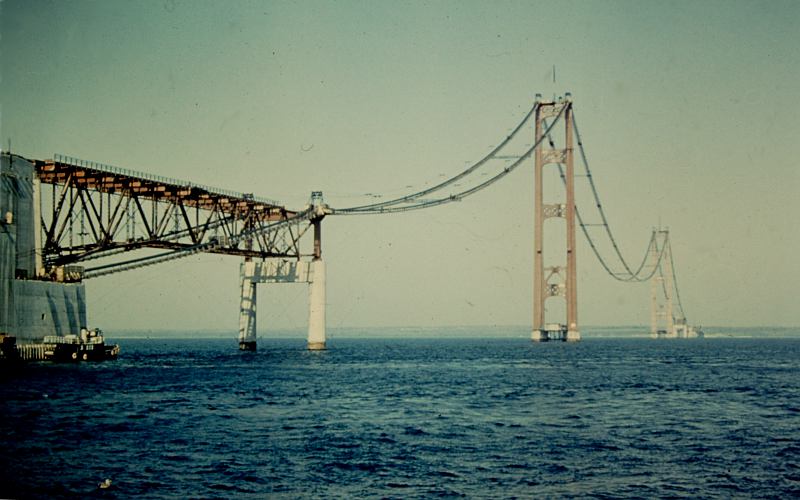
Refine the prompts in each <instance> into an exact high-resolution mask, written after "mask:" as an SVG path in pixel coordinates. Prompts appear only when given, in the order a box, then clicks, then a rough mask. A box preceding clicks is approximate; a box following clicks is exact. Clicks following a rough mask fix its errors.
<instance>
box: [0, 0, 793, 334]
mask: <svg viewBox="0 0 800 500" xmlns="http://www.w3.org/2000/svg"><path fill="white" fill-rule="evenodd" d="M0 8H1V9H2V10H1V11H0V16H2V19H1V20H0V23H2V24H1V29H2V31H0V35H1V36H2V39H1V40H0V50H2V54H0V57H1V58H2V59H0V71H2V87H1V88H0V89H1V90H0V92H1V94H0V105H1V106H2V108H0V110H1V111H2V115H1V116H2V123H1V124H0V125H1V126H2V128H1V129H0V137H1V138H2V142H3V145H4V146H5V144H6V141H7V139H8V138H11V141H12V146H13V149H14V150H15V151H16V152H19V153H20V154H23V155H26V156H29V157H34V158H49V157H51V156H52V154H53V153H55V152H60V153H65V154H70V155H72V156H77V157H81V158H86V159H91V160H96V161H101V162H106V163H111V164H114V165H118V166H121V167H127V168H133V169H137V170H143V171H147V172H152V173H157V174H162V175H167V176H171V177H178V178H185V179H191V180H193V181H196V182H200V183H204V184H210V185H215V186H219V187H223V188H230V189H236V190H241V191H247V192H250V191H253V192H256V193H257V194H259V195H262V196H265V197H269V198H273V199H278V200H281V201H284V202H285V203H286V204H287V205H288V206H289V207H290V208H291V207H299V206H301V205H303V204H304V203H305V202H306V200H307V198H308V195H309V193H310V192H311V191H312V190H317V189H320V190H322V191H324V193H325V196H326V200H327V201H328V202H329V203H330V204H331V205H333V206H349V205H352V204H356V203H359V202H361V201H364V200H365V198H364V194H365V193H370V192H373V193H374V192H392V193H396V194H400V193H403V192H405V191H406V186H408V185H411V186H413V187H414V188H416V187H421V186H423V185H424V184H425V183H426V182H430V181H432V180H435V179H437V178H438V176H439V175H440V174H453V173H455V172H458V171H459V170H460V169H462V168H463V167H464V165H465V162H468V161H471V160H476V159H478V158H479V157H481V156H482V155H483V154H485V153H486V152H487V151H488V148H489V146H491V145H494V144H497V142H498V141H499V140H500V139H501V138H502V137H504V136H505V135H506V133H507V131H508V129H509V128H510V127H512V126H514V125H516V123H517V122H518V121H519V119H520V118H521V116H522V114H523V113H524V112H525V111H526V110H527V109H528V108H529V107H530V106H531V103H532V100H533V96H534V94H536V93H537V92H541V93H543V94H544V95H546V96H551V95H552V94H553V93H554V92H558V93H562V92H564V91H571V92H572V94H573V97H574V100H575V110H576V116H577V119H578V123H579V125H580V130H581V133H582V135H583V138H584V143H585V145H586V148H587V151H588V154H589V160H590V162H591V164H592V166H593V169H594V174H595V177H596V181H597V184H598V188H599V189H600V192H601V196H602V198H603V199H604V205H605V208H606V210H607V211H608V215H609V218H610V220H611V223H612V225H613V227H614V229H615V231H616V232H617V233H618V235H619V239H620V242H621V244H622V247H623V250H624V251H625V252H626V254H630V255H631V260H637V259H638V258H639V256H640V254H641V252H643V250H644V246H645V244H646V242H647V239H648V238H649V232H650V229H651V227H652V226H654V225H656V224H658V222H659V220H660V221H661V223H662V224H663V225H665V226H669V228H670V230H671V234H672V240H673V247H674V256H675V260H676V264H677V272H678V279H679V283H680V285H681V294H682V296H683V300H684V305H685V307H686V312H687V313H688V315H689V319H690V321H692V322H695V323H702V324H704V325H714V324H716V325H756V324H774V325H798V324H800V307H797V298H796V291H795V289H796V287H797V284H798V283H800V264H798V262H797V259H796V258H795V253H796V249H797V248H800V227H799V225H798V222H797V216H798V214H799V213H800V201H798V196H797V192H798V190H799V188H800V175H799V174H798V173H797V172H798V171H797V158H798V154H800V145H798V144H799V143H798V140H797V138H798V136H800V104H798V103H800V85H798V84H797V82H798V81H800V55H799V54H798V50H797V47H798V46H800V43H798V42H800V35H798V33H800V26H798V24H800V3H798V2H795V1H789V2H779V1H770V2H735V1H726V2H656V1H632V2H610V1H609V2H600V1H595V2H589V1H584V2H430V3H428V2H410V3H399V2H298V3H294V2H292V3H288V2H287V3H277V2H196V1H179V0H175V1H170V0H167V1H158V2H155V1H146V2H127V1H125V2H122V1H96V2H90V1H70V2H64V1H53V2H44V1H17V0H4V1H3V2H2V3H1V4H0ZM553 64H555V65H556V66H557V82H556V84H555V85H554V84H553V82H552V66H553ZM312 146H313V148H312ZM309 148H311V149H310V150H309V151H304V150H308V149H309ZM532 177H533V176H532V165H529V166H527V167H524V168H521V169H519V170H518V171H516V172H515V173H514V175H513V176H511V177H510V178H507V179H506V180H505V181H503V182H502V183H500V184H498V185H496V186H495V187H493V188H492V189H491V190H489V191H486V192H483V193H481V194H478V195H476V196H475V197H473V198H471V199H469V200H466V201H464V202H462V203H458V204H454V205H452V206H447V207H442V208H436V209H432V210H430V211H425V212H419V213H413V214H402V215H397V216H385V217H359V218H337V217H332V218H329V219H327V220H326V221H325V224H324V226H325V241H324V252H325V257H326V260H327V261H328V270H329V275H328V304H329V309H328V319H329V324H330V325H331V326H348V325H440V324H445V325H448V324H469V325H480V324H500V325H521V324H530V322H531V302H532V298H531V296H532V292H531V275H532V262H531V260H532V259H531V253H532V199H533V187H532ZM580 204H581V200H579V206H580ZM579 241H580V243H579V248H578V250H579V261H578V265H579V272H580V278H579V292H578V293H579V314H580V317H579V320H580V322H581V323H582V324H635V323H640V324H644V323H647V322H648V320H649V309H648V307H649V289H648V287H647V285H622V284H617V283H615V282H613V281H612V280H611V279H610V278H609V277H608V276H606V275H605V274H604V272H603V271H602V270H601V269H600V267H599V265H598V264H597V262H596V261H595V260H594V257H593V256H592V255H590V253H589V249H588V247H587V246H586V245H585V243H584V242H583V241H582V239H581V240H579ZM237 280H238V260H237V259H236V258H233V257H230V258H226V257H219V256H201V257H191V258H188V259H185V260H184V261H181V262H178V263H173V264H166V265H164V266H162V267H153V268H149V269H145V270H142V271H135V272H132V273H129V274H127V273H124V274H119V275H114V276H112V277H108V278H99V279H97V280H93V281H91V280H90V281H88V282H87V288H88V293H89V307H90V309H89V317H90V320H91V321H92V322H93V323H95V324H96V325H97V326H101V327H105V328H106V329H114V328H118V329H119V328H161V327H171V328H223V329H225V328H229V329H231V330H232V331H233V330H234V329H235V328H236V326H237V311H238V309H237V308H238V302H237V301H238V284H237ZM305 299H306V296H305V289H304V287H302V286H285V287H281V286H273V287H267V286H262V287H261V288H260V290H259V325H260V327H261V329H262V330H263V331H265V332H266V331H268V328H269V326H270V325H275V326H280V327H286V326H302V325H304V324H305V308H306V303H305ZM143 311H147V312H148V314H143Z"/></svg>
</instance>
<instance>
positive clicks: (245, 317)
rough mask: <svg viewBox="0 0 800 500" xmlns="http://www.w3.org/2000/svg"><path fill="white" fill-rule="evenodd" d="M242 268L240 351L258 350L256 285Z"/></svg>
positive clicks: (244, 266) (245, 264) (244, 267)
mask: <svg viewBox="0 0 800 500" xmlns="http://www.w3.org/2000/svg"><path fill="white" fill-rule="evenodd" d="M248 264H250V263H249V262H245V263H244V265H243V266H242V299H241V302H240V303H239V349H241V350H243V351H255V350H256V283H255V281H254V280H253V279H252V278H251V276H249V275H248V274H247V273H246V272H244V271H245V269H246V268H247V265H248Z"/></svg>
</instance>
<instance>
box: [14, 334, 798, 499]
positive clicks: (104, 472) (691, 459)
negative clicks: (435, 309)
mask: <svg viewBox="0 0 800 500" xmlns="http://www.w3.org/2000/svg"><path fill="white" fill-rule="evenodd" d="M303 347H304V343H303V341H302V340H272V341H263V342H261V344H260V350H259V351H258V352H257V353H243V352H239V351H238V350H237V346H236V343H235V341H233V340H225V341H221V340H199V341H186V340H127V341H124V342H123V354H122V356H121V357H120V359H119V360H118V361H116V362H108V363H98V364H79V365H48V364H35V365H29V366H26V367H25V368H24V369H23V370H22V371H21V372H16V373H8V372H7V371H6V372H4V373H3V376H2V377H3V378H2V384H0V401H1V403H0V409H2V429H3V431H2V437H0V450H1V451H0V454H2V459H1V460H0V497H19V498H36V497H39V498H93V497H94V498H132V497H136V498H159V499H160V498H264V497H288V498H297V497H347V498H360V497H370V498H380V497H395V498H421V497H437V496H467V497H477V498H481V497H483V498H488V497H492V498H495V497H515V496H516V497H525V498H534V497H535V498H541V497H544V498H547V497H565V496H567V497H594V498H653V497H662V498H731V497H742V498H745V497H746V498H754V497H755V498H789V497H797V496H798V495H800V340H789V339H787V340H775V339H772V340H748V339H705V340H669V341H653V340H648V339H632V340H612V339H600V340H592V339H587V340H584V341H583V342H581V343H579V344H576V345H565V344H560V343H551V344H538V345H537V344H532V343H530V342H529V341H527V340H525V339H497V340H480V339H477V340H476V339H469V340H453V339H450V340H407V339H406V340H400V339H391V340H388V339H387V340H346V339H339V340H336V341H335V342H334V343H332V345H331V347H332V349H331V350H329V351H327V352H307V351H305V350H303ZM105 479H111V481H112V485H111V487H110V488H108V489H99V488H98V484H99V483H100V482H101V481H103V480H105Z"/></svg>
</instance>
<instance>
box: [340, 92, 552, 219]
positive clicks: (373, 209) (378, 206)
mask: <svg viewBox="0 0 800 500" xmlns="http://www.w3.org/2000/svg"><path fill="white" fill-rule="evenodd" d="M536 106H538V103H537V104H536ZM536 106H534V108H533V110H531V112H529V113H528V115H526V119H525V120H524V121H523V122H522V123H521V124H520V125H519V126H518V127H517V129H515V130H514V132H513V133H512V135H510V136H509V138H511V137H512V136H513V135H515V134H516V133H517V131H518V130H519V128H520V127H521V126H522V125H523V124H524V123H525V121H527V119H528V118H529V117H530V116H531V113H532V112H533V111H534V110H535V109H536ZM565 109H566V106H564V107H562V108H561V111H560V112H559V114H558V115H557V116H556V119H555V120H553V123H552V124H550V126H549V127H548V128H547V133H549V132H550V130H552V129H553V127H554V126H555V125H556V123H558V121H559V120H560V119H561V117H562V116H563V114H564V110H565ZM545 136H546V134H545V135H542V137H540V138H539V139H538V140H537V141H536V142H535V143H534V144H533V145H532V146H531V147H530V148H528V149H527V150H526V151H525V152H524V153H522V154H521V155H519V157H518V158H517V159H516V161H514V162H513V163H512V164H511V165H509V166H507V167H505V168H504V169H503V170H501V171H500V172H499V173H497V174H495V175H494V176H492V177H490V178H489V179H487V180H485V181H484V182H482V183H480V184H478V185H476V186H473V187H471V188H469V189H465V190H463V191H460V192H458V193H455V194H451V195H449V196H446V197H443V198H437V199H434V200H429V201H423V202H419V203H417V204H415V205H407V206H401V207H392V206H388V205H390V204H399V203H403V202H405V201H410V200H412V199H415V198H417V197H419V196H424V194H428V193H430V192H432V190H433V189H434V188H430V189H427V190H425V191H420V193H424V194H420V193H415V194H412V195H408V196H404V197H403V198H398V199H397V200H392V201H388V202H383V203H375V204H373V205H365V206H363V207H352V208H343V209H333V211H332V212H333V214H335V215H337V214H338V215H366V214H388V213H398V212H408V211H411V210H420V209H423V208H431V207H435V206H439V205H444V204H445V203H451V202H454V201H461V200H462V199H464V198H466V197H467V196H470V195H473V194H475V193H477V192H478V191H481V190H483V189H486V188H487V187H489V186H491V185H492V184H494V183H495V182H497V181H499V180H500V179H502V178H503V177H505V176H506V175H508V174H510V173H511V172H513V171H514V170H515V169H516V168H517V167H519V166H520V165H521V164H522V163H523V162H524V161H525V160H527V159H528V158H530V156H531V155H532V154H533V152H534V151H535V150H536V148H537V147H538V146H539V144H541V143H542V141H543V140H544V138H545ZM498 150H499V147H498V148H495V149H494V150H493V152H492V153H490V156H492V155H494V154H495V153H496V152H497V151H498ZM488 158H489V157H486V158H484V159H482V160H481V161H480V162H479V163H481V162H485V161H486V160H487V159H488ZM476 165H477V164H476ZM467 170H469V171H470V172H469V173H472V172H474V170H475V169H474V168H473V167H470V169H467ZM467 170H465V171H464V172H461V173H460V174H458V175H456V176H455V177H452V178H450V179H448V180H447V181H445V182H443V183H441V184H440V185H439V186H443V185H445V184H449V183H450V182H454V180H457V179H460V178H463V177H465V176H466V175H467V173H466V172H467ZM437 189H439V187H437Z"/></svg>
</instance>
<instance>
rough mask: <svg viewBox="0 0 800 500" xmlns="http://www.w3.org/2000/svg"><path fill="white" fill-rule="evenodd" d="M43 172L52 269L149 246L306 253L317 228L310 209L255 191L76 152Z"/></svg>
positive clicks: (41, 165) (45, 239)
mask: <svg viewBox="0 0 800 500" xmlns="http://www.w3.org/2000/svg"><path fill="white" fill-rule="evenodd" d="M36 173H37V177H38V179H39V181H40V182H41V183H42V184H43V186H42V187H43V189H42V190H41V198H42V199H41V201H40V206H41V215H42V217H41V224H42V254H43V260H44V263H45V265H46V267H48V268H50V267H52V266H63V265H66V264H75V263H82V262H85V261H87V260H90V259H96V258H101V257H109V256H112V255H114V254H119V253H123V252H129V251H133V250H138V249H143V248H157V249H168V250H174V251H182V250H187V251H189V250H192V249H196V248H201V249H202V251H205V252H212V253H219V254H228V255H238V256H243V257H252V258H267V257H287V258H299V257H300V256H301V250H300V240H301V238H302V237H303V235H304V234H305V233H306V231H308V229H309V227H311V226H310V224H308V220H307V218H304V217H298V215H302V214H298V213H297V212H293V211H289V210H286V209H285V208H284V207H282V206H279V205H277V204H275V202H271V201H269V200H264V199H260V198H255V197H254V196H252V195H249V194H244V193H233V192H228V191H224V190H218V189H214V188H209V187H206V186H199V185H196V184H192V183H189V182H183V181H178V180H175V179H165V178H160V177H156V176H150V175H147V174H139V173H137V172H131V171H126V170H121V169H117V168H114V167H109V166H106V165H101V164H97V163H93V162H86V161H83V160H77V159H73V158H66V157H59V156H56V160H47V161H41V162H37V163H36ZM48 185H49V189H46V188H45V186H48ZM281 222H285V223H281Z"/></svg>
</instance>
